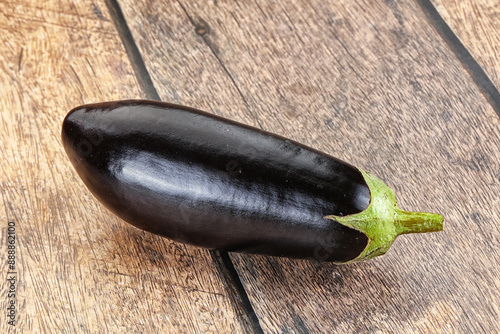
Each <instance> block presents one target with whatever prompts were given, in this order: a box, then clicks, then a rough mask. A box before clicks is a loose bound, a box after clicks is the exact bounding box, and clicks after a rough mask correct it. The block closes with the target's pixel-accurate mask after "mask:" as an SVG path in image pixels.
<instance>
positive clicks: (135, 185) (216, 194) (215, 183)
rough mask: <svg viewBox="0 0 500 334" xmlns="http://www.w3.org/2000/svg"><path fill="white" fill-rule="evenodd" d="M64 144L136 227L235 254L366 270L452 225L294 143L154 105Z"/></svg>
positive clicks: (104, 114)
mask: <svg viewBox="0 0 500 334" xmlns="http://www.w3.org/2000/svg"><path fill="white" fill-rule="evenodd" d="M62 142H63V145H64V148H65V150H66V152H67V154H68V156H69V159H70V161H71V162H72V164H73V165H74V167H75V169H76V171H77V173H78V175H79V176H80V177H81V179H82V180H83V182H84V183H85V185H86V186H87V187H88V189H89V190H90V191H91V192H92V194H94V196H95V197H96V198H97V199H98V200H99V201H100V202H102V203H103V204H104V205H105V206H106V207H107V208H108V209H109V210H111V211H112V212H114V213H115V214H116V215H118V216H119V217H121V218H122V219H123V220H125V221H127V222H129V223H131V224H133V225H135V226H136V227H138V228H140V229H143V230H146V231H149V232H152V233H155V234H158V235H161V236H164V237H167V238H170V239H172V240H176V241H179V242H183V243H188V244H191V245H195V246H199V247H205V248H209V249H218V250H225V251H235V252H245V253H257V254H266V255H271V256H284V257H291V258H306V259H315V260H318V261H329V262H335V263H349V262H357V261H361V260H366V259H370V258H373V257H375V256H377V255H381V254H384V253H385V252H386V251H387V250H388V249H389V247H390V246H391V244H392V243H393V241H394V239H395V238H396V237H397V236H398V235H400V234H404V233H413V232H432V231H440V230H442V227H443V217H442V216H441V215H438V214H432V213H425V212H423V213H422V212H406V211H402V210H400V209H399V207H398V205H397V202H396V197H395V195H394V193H393V191H392V190H391V189H390V188H388V187H387V186H386V185H385V184H384V183H383V182H382V181H381V180H379V179H378V178H376V177H375V176H373V175H372V174H370V173H368V172H365V171H363V170H361V169H359V168H356V167H354V166H352V165H350V164H348V163H346V162H343V161H340V160H338V159H336V158H334V157H331V156H329V155H327V154H325V153H322V152H319V151H317V150H315V149H312V148H309V147H307V146H304V145H302V144H300V143H297V142H295V141H292V140H289V139H286V138H283V137H281V136H277V135H275V134H272V133H269V132H266V131H262V130H259V129H256V128H253V127H250V126H247V125H244V124H240V123H238V122H234V121H231V120H228V119H224V118H222V117H218V116H216V115H213V114H209V113H206V112H203V111H199V110H196V109H192V108H188V107H184V106H179V105H173V104H168V103H162V102H155V101H143V100H127V101H115V102H105V103H99V104H90V105H84V106H80V107H77V108H75V109H73V110H72V111H70V112H69V114H68V115H67V116H66V118H65V119H64V122H63V125H62Z"/></svg>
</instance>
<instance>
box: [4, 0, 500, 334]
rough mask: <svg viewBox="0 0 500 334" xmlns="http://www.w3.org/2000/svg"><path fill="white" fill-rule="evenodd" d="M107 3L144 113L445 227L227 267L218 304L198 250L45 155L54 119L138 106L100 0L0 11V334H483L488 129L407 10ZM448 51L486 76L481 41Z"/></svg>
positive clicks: (493, 130)
mask: <svg viewBox="0 0 500 334" xmlns="http://www.w3.org/2000/svg"><path fill="white" fill-rule="evenodd" d="M441 2H442V3H441V4H440V6H439V7H438V9H439V11H440V13H443V8H446V11H447V13H448V14H443V16H444V17H445V19H447V20H449V22H450V26H451V27H452V28H453V29H457V31H456V32H457V34H459V31H461V30H460V29H464V31H468V30H467V29H469V28H470V27H471V26H472V25H473V24H472V23H470V22H466V23H463V22H461V21H460V20H455V19H451V18H454V17H460V15H462V13H456V12H457V11H458V10H457V8H461V7H458V6H453V5H448V3H452V2H453V1H447V0H442V1H441ZM482 3H484V4H486V3H487V1H486V0H483V1H482ZM108 4H109V5H110V6H111V7H113V6H114V1H109V2H108ZM119 5H120V6H121V9H122V10H123V12H124V17H125V22H122V23H125V24H127V25H128V27H129V28H130V30H131V32H132V37H133V39H134V41H135V43H137V46H138V49H139V52H140V54H141V55H142V58H143V59H144V63H145V65H146V68H147V70H148V72H149V74H150V75H151V79H152V81H153V84H154V86H155V88H156V90H157V91H158V94H159V96H160V97H161V99H162V100H164V101H169V102H175V103H180V104H185V105H189V106H193V107H197V108H200V109H204V110H207V111H210V112H213V113H216V114H219V115H223V116H226V117H229V118H232V119H235V120H239V121H242V122H245V123H247V124H251V125H255V126H257V127H261V128H263V129H266V130H270V131H273V132H276V133H278V134H282V135H285V136H287V137H290V138H293V139H295V140H298V141H300V142H302V143H305V144H308V145H310V146H312V147H315V148H318V149H321V150H323V151H326V152H328V153H331V154H332V155H334V156H338V157H340V158H342V159H344V160H346V161H349V162H351V163H353V164H355V165H358V166H360V167H362V168H364V169H367V170H370V171H372V172H373V173H375V174H376V175H378V176H380V177H381V178H382V179H384V180H385V181H386V182H387V184H388V185H389V186H391V187H392V188H393V189H395V191H396V194H397V195H398V198H399V200H400V204H401V207H402V208H405V209H409V210H428V211H434V212H439V213H442V214H444V215H445V217H446V224H445V231H444V232H440V233H434V234H426V235H409V236H403V237H400V238H399V239H398V240H396V242H395V243H394V245H393V247H392V249H391V250H390V251H389V252H388V254H387V255H385V256H383V257H380V258H377V259H375V260H372V261H370V262H366V263H361V264H355V265H347V266H335V265H331V264H317V263H315V262H313V261H303V260H300V261H299V260H288V259H279V258H272V257H265V256H256V255H240V254H231V259H232V260H233V262H234V264H235V267H236V270H237V273H238V274H239V277H240V279H241V281H242V282H243V286H244V289H245V290H244V291H237V289H235V287H234V282H231V280H230V279H229V278H228V277H227V276H228V275H227V273H225V270H224V269H221V265H220V263H219V261H217V259H215V258H216V255H214V254H210V253H209V252H208V251H205V250H201V249H197V248H194V247H189V246H184V245H181V244H178V243H174V242H170V241H168V240H165V239H161V238H159V237H156V236H153V235H151V234H148V233H144V232H141V231H139V230H137V229H135V228H133V227H131V226H129V225H128V224H126V223H124V222H122V221H120V220H119V219H118V218H115V217H114V216H113V215H112V214H110V213H109V212H107V211H106V210H105V209H104V208H102V206H101V205H100V204H99V203H98V202H97V201H96V200H95V199H94V198H93V197H92V196H91V194H90V193H89V192H88V191H87V190H86V189H85V188H84V186H83V184H82V183H81V182H80V180H79V179H78V177H77V175H76V173H75V172H74V171H73V170H72V168H71V166H70V164H69V163H68V161H67V159H66V158H65V154H64V151H63V149H62V147H61V143H60V139H59V132H60V124H61V121H62V118H63V117H64V115H65V114H66V112H67V111H68V110H69V109H70V108H72V107H74V106H76V105H79V104H81V103H88V102H94V101H102V100H112V99H122V98H141V97H145V96H151V92H150V91H149V92H148V91H147V88H146V89H145V90H144V89H143V90H141V83H143V82H144V81H145V80H144V79H145V78H144V77H141V76H144V75H145V74H144V73H141V71H140V70H138V66H137V61H138V60H137V59H136V58H134V57H131V59H132V62H131V61H130V60H129V58H127V56H126V54H125V49H124V47H123V46H122V41H121V40H120V37H121V38H122V39H124V40H126V39H127V36H125V35H126V34H125V35H124V33H123V29H118V30H117V29H115V25H116V24H119V22H117V17H116V15H115V16H113V17H112V15H111V14H110V12H109V11H108V10H107V7H106V5H105V4H104V2H102V1H82V0H79V1H76V0H75V1H74V2H68V3H64V4H63V3H60V2H59V1H54V0H51V1H44V2H40V3H39V4H36V5H33V4H31V3H30V2H29V1H26V0H23V1H21V2H2V5H1V7H0V31H1V32H2V35H0V40H1V42H2V43H1V44H0V50H1V52H0V69H1V71H0V104H1V116H0V127H1V129H2V138H1V141H0V157H1V161H0V173H1V174H0V182H1V183H0V186H1V189H0V190H1V192H0V194H1V196H2V202H0V203H1V204H0V220H1V221H0V224H2V225H1V226H2V230H1V231H2V239H1V240H2V246H0V250H1V251H0V261H1V264H0V266H1V268H2V272H4V273H5V275H7V270H8V268H7V265H6V260H7V248H6V232H7V222H8V221H9V220H12V221H15V222H16V228H17V238H18V239H17V241H18V243H17V270H18V277H19V281H18V285H17V295H18V297H17V303H18V304H17V306H18V322H17V324H16V327H15V328H13V327H12V326H9V325H8V324H7V319H6V317H3V318H0V333H4V332H7V330H9V331H10V332H15V331H17V332H19V333H21V332H23V333H28V332H35V333H44V332H47V333H48V332H84V333H85V332H89V333H97V332H157V333H167V332H183V333H193V332H196V333H203V332H241V333H247V332H259V331H260V330H262V331H263V332H266V333H308V332H312V333H329V332H334V333H388V332H389V333H495V332H499V331H500V292H499V291H500V269H499V268H500V266H499V264H500V255H499V252H498V249H499V248H500V228H499V224H498V223H499V222H500V198H499V196H498V193H500V182H499V179H500V122H499V117H498V115H497V114H496V113H495V111H494V110H493V109H492V107H491V106H490V104H489V103H488V102H487V100H486V99H485V98H484V97H483V95H482V94H481V92H480V91H479V89H478V88H477V87H476V86H475V84H474V82H473V81H472V80H471V78H470V76H469V74H468V72H467V71H466V70H465V69H464V68H463V66H462V64H461V63H460V62H459V61H458V60H457V58H456V56H455V55H454V54H453V52H452V50H450V48H449V47H448V46H447V44H446V43H445V41H443V39H442V38H441V37H440V36H439V35H437V33H436V31H435V29H434V28H433V27H432V25H431V24H430V23H429V21H428V20H427V19H426V15H425V14H424V13H423V12H422V8H421V7H420V6H419V5H418V4H417V2H415V1H413V0H406V1H399V2H396V1H386V2H384V3H382V2H375V1H368V0H355V1H348V0H342V1H335V2H333V1H332V2H328V3H325V2H323V1H319V0H314V1H305V0H294V1H291V2H276V1H264V0H261V1H255V2H251V3H246V2H245V3H235V2H229V1H224V2H223V1H209V2H204V1H177V2H172V1H160V0H148V1H143V2H137V1H132V0H120V1H119ZM485 6H486V7H488V5H485ZM471 13H472V14H471V16H472V17H474V18H475V19H477V20H479V21H481V24H485V25H488V22H490V21H491V22H493V21H494V19H493V18H494V16H493V14H491V12H489V14H487V15H486V14H485V15H486V16H488V17H487V18H483V16H482V15H477V14H476V15H474V13H476V11H474V10H473V11H471ZM482 13H484V11H483V12H482ZM446 15H449V17H448V16H446ZM457 15H458V16H457ZM467 17H469V16H467ZM452 21H453V22H452ZM491 24H492V26H494V23H491ZM120 34H121V36H119V35H120ZM461 38H462V37H461ZM462 40H463V43H464V45H465V46H466V47H467V48H469V51H470V52H471V53H472V54H473V55H474V57H476V60H477V61H478V62H479V63H480V64H481V65H482V66H484V68H485V71H486V73H487V74H488V75H490V77H491V79H492V80H496V79H495V74H494V73H497V74H498V71H497V70H495V68H497V69H498V67H495V66H498V65H495V66H493V67H492V68H493V71H492V70H491V69H490V67H488V66H487V65H486V64H491V62H492V60H491V59H493V58H494V57H495V52H498V50H497V51H494V50H495V47H497V45H489V43H490V41H491V40H492V39H491V40H490V39H489V38H488V39H482V40H481V43H483V44H481V46H480V47H479V46H477V45H476V44H475V43H474V42H473V43H472V44H468V42H467V41H466V40H464V39H462ZM473 44H474V45H476V46H472V45H473ZM475 47H477V50H479V51H475V50H476V49H475ZM483 50H485V51H483ZM492 50H493V51H492ZM475 52H476V53H477V55H476V53H475ZM129 55H130V53H129ZM479 56H481V57H479ZM133 68H135V72H134V70H133ZM495 71H497V72H495ZM146 81H147V80H146ZM496 84H497V87H498V81H497V82H496ZM142 88H144V85H142ZM0 286H1V288H0V308H1V309H2V314H4V313H5V312H3V310H6V308H7V303H8V298H7V285H6V284H2V285H0ZM246 295H248V298H249V300H250V302H251V307H252V308H253V310H254V311H255V315H256V316H257V319H258V323H256V322H255V321H254V322H253V324H252V321H251V319H249V318H248V314H247V312H246V311H245V310H243V309H242V308H244V307H245V305H243V306H242V304H244V303H242V302H241V299H244V298H245V297H246Z"/></svg>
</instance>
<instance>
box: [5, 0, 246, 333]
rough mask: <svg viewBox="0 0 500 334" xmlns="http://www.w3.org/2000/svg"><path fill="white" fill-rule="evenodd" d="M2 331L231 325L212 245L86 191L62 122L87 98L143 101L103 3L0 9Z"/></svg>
mask: <svg viewBox="0 0 500 334" xmlns="http://www.w3.org/2000/svg"><path fill="white" fill-rule="evenodd" d="M0 31H1V35H0V104H1V107H0V110H1V114H0V128H1V134H2V136H1V138H0V157H1V161H0V196H1V202H0V203H1V204H0V210H1V211H0V224H1V228H2V229H1V231H2V239H1V240H2V245H1V246H0V249H1V251H0V267H1V270H2V273H3V275H2V277H3V278H2V284H0V309H1V310H2V317H1V319H0V333H14V332H18V333H21V332H26V333H27V332H33V333H52V332H59V333H63V332H71V333H75V332H79V333H119V332H123V333H132V332H133V333H151V332H159V333H172V332H175V333H210V332H211V333H219V332H225V333H233V332H241V331H243V330H244V327H243V326H244V325H245V324H246V322H247V320H246V319H241V312H240V311H238V310H237V309H235V307H234V306H233V305H232V303H231V298H234V296H228V291H227V290H226V289H227V287H226V282H225V281H224V280H223V279H222V277H221V275H220V274H219V272H218V270H217V268H216V266H215V265H214V262H213V260H212V258H211V256H210V253H209V252H208V251H205V250H200V249H194V248H191V247H187V246H185V245H182V244H177V243H173V242H169V241H168V240H166V239H162V238H159V237H155V236H153V235H151V234H148V233H144V232H141V231H139V230H138V229H136V228H133V227H132V226H130V225H128V224H126V223H124V222H123V221H121V220H119V219H117V218H116V217H115V216H114V215H112V214H111V213H110V212H108V211H107V210H106V209H104V208H103V206H102V205H100V204H99V203H98V202H97V201H96V200H95V199H94V198H93V197H92V196H91V194H90V193H89V192H88V191H87V190H86V189H85V187H84V186H83V183H82V182H81V181H80V180H79V178H78V176H77V175H76V173H75V172H74V170H73V168H72V166H71V165H70V163H69V160H68V159H67V157H66V155H65V153H64V150H63V148H62V145H61V141H60V126H61V123H62V120H63V117H64V116H65V114H66V113H67V112H68V111H69V109H70V108H72V107H74V106H77V105H79V104H82V103H90V102H97V101H103V100H116V99H124V98H143V97H144V94H143V93H142V92H141V91H140V89H139V86H138V84H137V81H136V79H135V75H134V72H133V70H132V67H131V65H130V63H129V61H128V58H127V56H126V54H125V51H124V49H123V47H122V43H121V41H120V38H119V36H118V34H117V31H116V29H115V26H114V24H113V23H112V21H111V20H110V18H109V14H108V12H107V10H106V5H105V4H104V3H103V2H102V1H74V2H60V1H43V2H36V3H33V2H32V1H27V0H23V1H15V2H14V1H10V2H6V1H3V2H2V6H1V10H0ZM8 221H14V222H15V223H16V233H17V234H16V236H17V239H16V241H17V254H16V255H17V262H16V268H15V269H16V270H17V282H16V290H17V291H16V292H17V294H16V307H17V314H16V323H15V327H14V326H11V325H9V324H8V322H7V320H8V319H7V317H6V314H7V305H8V303H9V302H10V300H9V298H8V296H7V293H8V290H9V285H8V284H7V283H6V282H5V279H6V277H7V271H8V270H9V268H8V267H7V256H8V252H7V238H6V233H7V222H8Z"/></svg>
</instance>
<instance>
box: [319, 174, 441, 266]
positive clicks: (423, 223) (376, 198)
mask: <svg viewBox="0 0 500 334" xmlns="http://www.w3.org/2000/svg"><path fill="white" fill-rule="evenodd" d="M360 171H361V173H362V174H363V177H364V178H365V181H366V183H367V185H368V188H369V189H370V205H369V206H368V208H366V210H364V211H362V212H359V213H356V214H352V215H348V216H334V215H331V216H326V217H325V218H328V219H332V220H335V221H337V222H339V223H340V224H342V225H345V226H347V227H350V228H352V229H355V230H357V231H360V232H361V233H363V234H365V235H366V236H367V237H368V244H367V245H366V248H365V249H364V250H363V252H361V254H360V255H359V256H357V257H356V258H354V259H352V260H350V261H348V262H343V263H352V262H359V261H364V260H368V259H371V258H374V257H376V256H379V255H382V254H385V253H386V252H387V251H388V250H389V248H390V247H391V245H392V243H393V242H394V240H395V239H396V237H397V236H398V235H400V234H406V233H424V232H437V231H441V230H443V220H444V218H443V216H441V215H439V214H435V213H428V212H408V211H403V210H401V209H400V208H399V207H398V203H397V200H396V196H395V195H394V192H393V191H392V190H391V189H390V188H389V187H388V186H386V185H385V184H384V182H382V181H381V180H380V179H378V178H377V177H375V176H373V175H372V174H370V173H368V172H365V171H363V170H361V169H360Z"/></svg>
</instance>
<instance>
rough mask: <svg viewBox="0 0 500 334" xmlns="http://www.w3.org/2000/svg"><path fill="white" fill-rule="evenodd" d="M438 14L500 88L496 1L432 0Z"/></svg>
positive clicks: (499, 8)
mask: <svg viewBox="0 0 500 334" xmlns="http://www.w3.org/2000/svg"><path fill="white" fill-rule="evenodd" d="M431 2H432V3H433V4H434V6H435V7H436V9H437V11H438V12H439V14H440V15H441V16H442V17H443V19H444V20H445V21H446V23H447V24H448V25H449V26H450V28H451V29H452V30H453V32H454V33H455V34H456V35H457V36H458V38H459V39H460V40H461V42H462V43H463V44H464V45H465V47H466V48H467V49H468V50H469V52H471V54H472V56H473V57H474V59H476V61H477V62H478V63H479V64H480V65H481V67H482V68H483V69H484V70H485V72H486V73H487V74H488V76H489V77H490V78H491V80H492V81H493V83H494V84H495V86H496V87H497V89H498V88H500V6H499V4H498V1H495V0H493V1H492V0H474V1H472V0H465V1H463V0H432V1H431Z"/></svg>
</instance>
